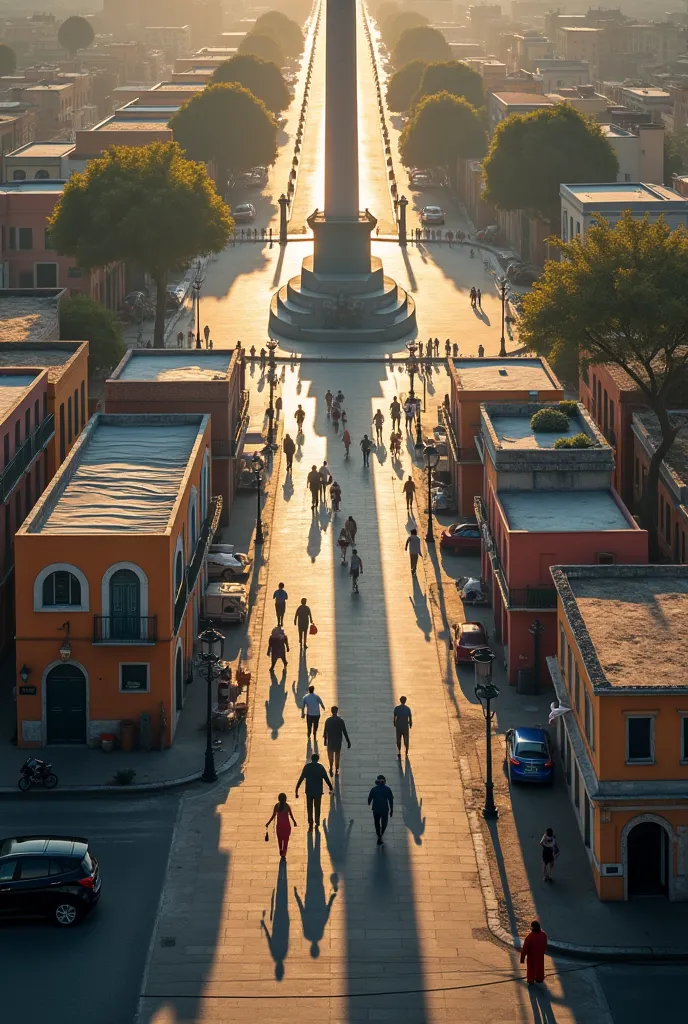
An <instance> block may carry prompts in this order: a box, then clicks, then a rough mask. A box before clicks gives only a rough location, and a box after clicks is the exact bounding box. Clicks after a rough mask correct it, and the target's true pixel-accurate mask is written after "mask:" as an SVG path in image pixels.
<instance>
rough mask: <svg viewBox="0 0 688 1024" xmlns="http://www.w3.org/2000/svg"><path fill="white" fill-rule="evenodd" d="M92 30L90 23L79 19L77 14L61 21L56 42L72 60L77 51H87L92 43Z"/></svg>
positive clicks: (84, 19)
mask: <svg viewBox="0 0 688 1024" xmlns="http://www.w3.org/2000/svg"><path fill="white" fill-rule="evenodd" d="M93 38H94V36H93V29H92V27H91V23H90V21H86V18H80V17H79V15H78V14H75V15H73V16H72V17H71V18H67V20H66V21H63V22H62V24H61V25H60V27H59V29H58V30H57V41H58V43H59V44H60V46H61V47H62V49H63V50H66V51H67V53H68V54H69V56H70V57H71V58H72V59H74V57H75V56H76V54H77V52H78V51H79V50H87V49H88V47H89V46H90V45H91V44H92V42H93Z"/></svg>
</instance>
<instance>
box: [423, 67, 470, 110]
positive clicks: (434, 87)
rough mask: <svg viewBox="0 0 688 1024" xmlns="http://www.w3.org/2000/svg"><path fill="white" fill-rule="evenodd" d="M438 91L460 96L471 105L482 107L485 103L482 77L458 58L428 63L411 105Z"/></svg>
mask: <svg viewBox="0 0 688 1024" xmlns="http://www.w3.org/2000/svg"><path fill="white" fill-rule="evenodd" d="M438 92H449V93H451V94H452V96H462V97H463V98H464V99H465V100H466V101H467V102H468V103H470V104H471V106H472V107H482V106H483V104H484V103H485V94H484V92H483V80H482V78H481V77H480V75H479V74H478V72H477V71H474V70H473V68H469V66H468V64H464V63H462V62H461V61H458V60H447V61H443V62H441V63H439V62H435V63H433V64H428V65H427V66H426V68H425V72H424V74H423V77H422V78H421V80H420V84H419V86H418V90H417V92H416V94H415V96H414V97H413V100H412V103H411V106H412V107H415V106H416V104H417V103H420V101H421V100H422V99H423V97H424V96H435V95H436V94H437V93H438Z"/></svg>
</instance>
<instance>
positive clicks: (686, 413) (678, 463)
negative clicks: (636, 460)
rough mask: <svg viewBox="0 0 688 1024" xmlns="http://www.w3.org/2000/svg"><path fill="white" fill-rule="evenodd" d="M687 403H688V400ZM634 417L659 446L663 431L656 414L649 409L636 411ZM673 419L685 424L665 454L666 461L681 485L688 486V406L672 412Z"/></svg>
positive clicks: (674, 421)
mask: <svg viewBox="0 0 688 1024" xmlns="http://www.w3.org/2000/svg"><path fill="white" fill-rule="evenodd" d="M686 405H688V401H687V402H686ZM633 418H634V419H636V418H637V419H638V420H640V422H641V424H642V425H643V427H644V428H645V430H646V431H647V433H648V434H649V436H650V440H651V441H652V442H653V444H654V446H655V447H657V446H658V445H659V444H660V442H661V440H662V431H661V429H660V426H659V423H658V421H657V417H656V416H655V414H654V413H653V412H650V411H649V410H647V411H646V412H636V413H634V414H633ZM671 420H672V423H674V424H676V425H679V424H683V426H682V427H681V430H680V431H679V433H678V434H677V435H676V440H675V441H674V443H673V444H672V446H671V448H670V449H669V451H668V452H667V454H666V455H665V456H664V462H665V463H666V465H667V467H668V468H669V469H670V470H673V473H674V475H675V476H676V477H677V478H678V480H677V482H678V484H679V486H682V487H688V408H687V409H685V410H681V412H677V413H672V415H671Z"/></svg>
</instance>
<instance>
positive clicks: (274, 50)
mask: <svg viewBox="0 0 688 1024" xmlns="http://www.w3.org/2000/svg"><path fill="white" fill-rule="evenodd" d="M237 52H238V53H252V54H254V55H255V56H256V57H260V59H261V60H266V61H269V62H270V63H272V64H276V65H277V67H278V68H281V67H282V65H283V64H284V50H283V49H282V47H281V46H280V44H279V43H276V42H275V40H274V39H273V38H272V36H266V35H265V34H264V33H262V32H249V33H248V35H246V36H244V38H243V39H242V40H241V42H240V43H239V47H238V50H237Z"/></svg>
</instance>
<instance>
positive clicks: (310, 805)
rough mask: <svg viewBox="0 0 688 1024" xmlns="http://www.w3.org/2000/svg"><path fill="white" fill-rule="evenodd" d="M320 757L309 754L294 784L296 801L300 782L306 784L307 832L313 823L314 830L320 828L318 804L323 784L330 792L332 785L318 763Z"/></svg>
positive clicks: (310, 829) (310, 830)
mask: <svg viewBox="0 0 688 1024" xmlns="http://www.w3.org/2000/svg"><path fill="white" fill-rule="evenodd" d="M319 762H320V756H319V755H318V754H311V759H310V761H309V762H308V764H307V765H305V767H304V769H303V771H302V772H301V774H300V776H299V781H298V782H297V783H296V799H297V800H298V799H299V788H300V786H301V783H302V782H305V784H306V812H307V814H308V831H309V832H312V831H313V823H314V822H315V827H316V829H319V828H320V804H321V803H322V795H323V782H326V783H327V785H328V786H329V787H330V793H331V792H332V783H331V782H330V780H329V778H328V775H327V772H326V771H325V769H324V768H323V766H322V765H321V764H320V763H319Z"/></svg>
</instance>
